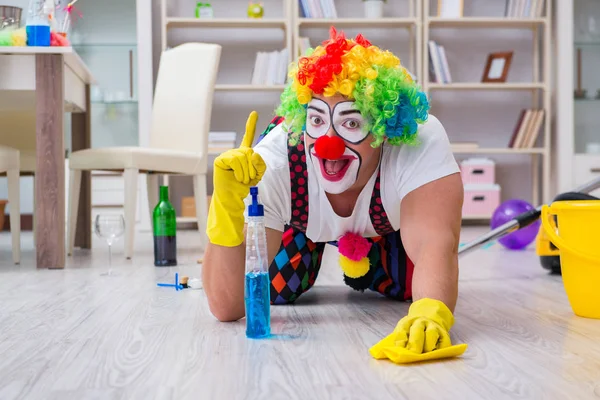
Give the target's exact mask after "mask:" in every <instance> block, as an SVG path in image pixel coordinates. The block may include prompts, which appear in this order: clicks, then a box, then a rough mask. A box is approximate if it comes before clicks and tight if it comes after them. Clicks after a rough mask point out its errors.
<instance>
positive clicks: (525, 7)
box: [504, 0, 544, 18]
mask: <svg viewBox="0 0 600 400" xmlns="http://www.w3.org/2000/svg"><path fill="white" fill-rule="evenodd" d="M543 13H544V0H506V8H505V11H504V16H505V17H509V18H540V17H542V14H543Z"/></svg>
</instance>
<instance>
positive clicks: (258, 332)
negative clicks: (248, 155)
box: [244, 187, 271, 339]
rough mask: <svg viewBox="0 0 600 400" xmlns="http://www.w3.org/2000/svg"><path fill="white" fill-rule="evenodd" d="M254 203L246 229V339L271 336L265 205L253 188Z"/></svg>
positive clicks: (251, 189)
mask: <svg viewBox="0 0 600 400" xmlns="http://www.w3.org/2000/svg"><path fill="white" fill-rule="evenodd" d="M250 194H251V195H252V204H251V205H249V206H248V224H247V229H246V278H245V285H244V300H245V305H246V337H248V338H252V339H258V338H265V337H269V336H270V335H271V310H270V307H271V303H270V288H271V285H270V279H269V270H268V263H267V236H266V231H265V223H264V210H263V206H262V205H261V204H259V203H258V188H256V187H252V188H250Z"/></svg>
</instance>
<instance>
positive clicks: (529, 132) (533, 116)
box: [508, 109, 545, 149]
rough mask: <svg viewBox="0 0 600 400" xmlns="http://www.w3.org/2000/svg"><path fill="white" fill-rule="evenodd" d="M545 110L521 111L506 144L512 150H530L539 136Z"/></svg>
mask: <svg viewBox="0 0 600 400" xmlns="http://www.w3.org/2000/svg"><path fill="white" fill-rule="evenodd" d="M544 115H545V110H542V109H523V110H521V113H520V114H519V119H518V120H517V124H516V125H515V129H514V131H513V134H512V136H511V138H510V142H509V143H508V147H510V148H513V149H531V148H533V147H534V146H535V142H537V139H538V137H539V136H540V132H541V127H542V124H543V122H544Z"/></svg>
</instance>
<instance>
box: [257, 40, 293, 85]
mask: <svg viewBox="0 0 600 400" xmlns="http://www.w3.org/2000/svg"><path fill="white" fill-rule="evenodd" d="M288 53H289V50H288V49H287V48H286V49H283V50H281V51H272V52H265V51H259V52H258V53H256V60H255V62H254V71H253V72H252V84H253V85H266V86H273V85H284V84H285V83H286V82H287V72H288V61H289V54H288Z"/></svg>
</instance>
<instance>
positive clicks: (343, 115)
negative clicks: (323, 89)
mask: <svg viewBox="0 0 600 400" xmlns="http://www.w3.org/2000/svg"><path fill="white" fill-rule="evenodd" d="M332 125H333V130H334V132H335V133H337V134H338V135H339V136H340V137H341V138H342V139H344V140H345V141H347V142H349V143H352V144H359V143H360V142H362V141H363V140H365V139H366V138H367V136H368V135H369V132H368V131H367V130H366V129H365V126H366V122H365V120H364V118H363V116H362V114H361V113H360V111H358V110H357V109H356V108H355V107H354V102H353V101H342V102H339V103H337V104H336V105H335V106H334V107H333V110H331V108H330V107H329V104H327V103H326V102H324V101H323V100H320V99H313V100H311V102H310V103H309V104H308V108H307V115H306V133H307V134H308V135H309V136H310V137H312V138H313V139H318V138H320V137H321V136H324V135H326V134H327V132H329V129H331V127H332Z"/></svg>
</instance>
